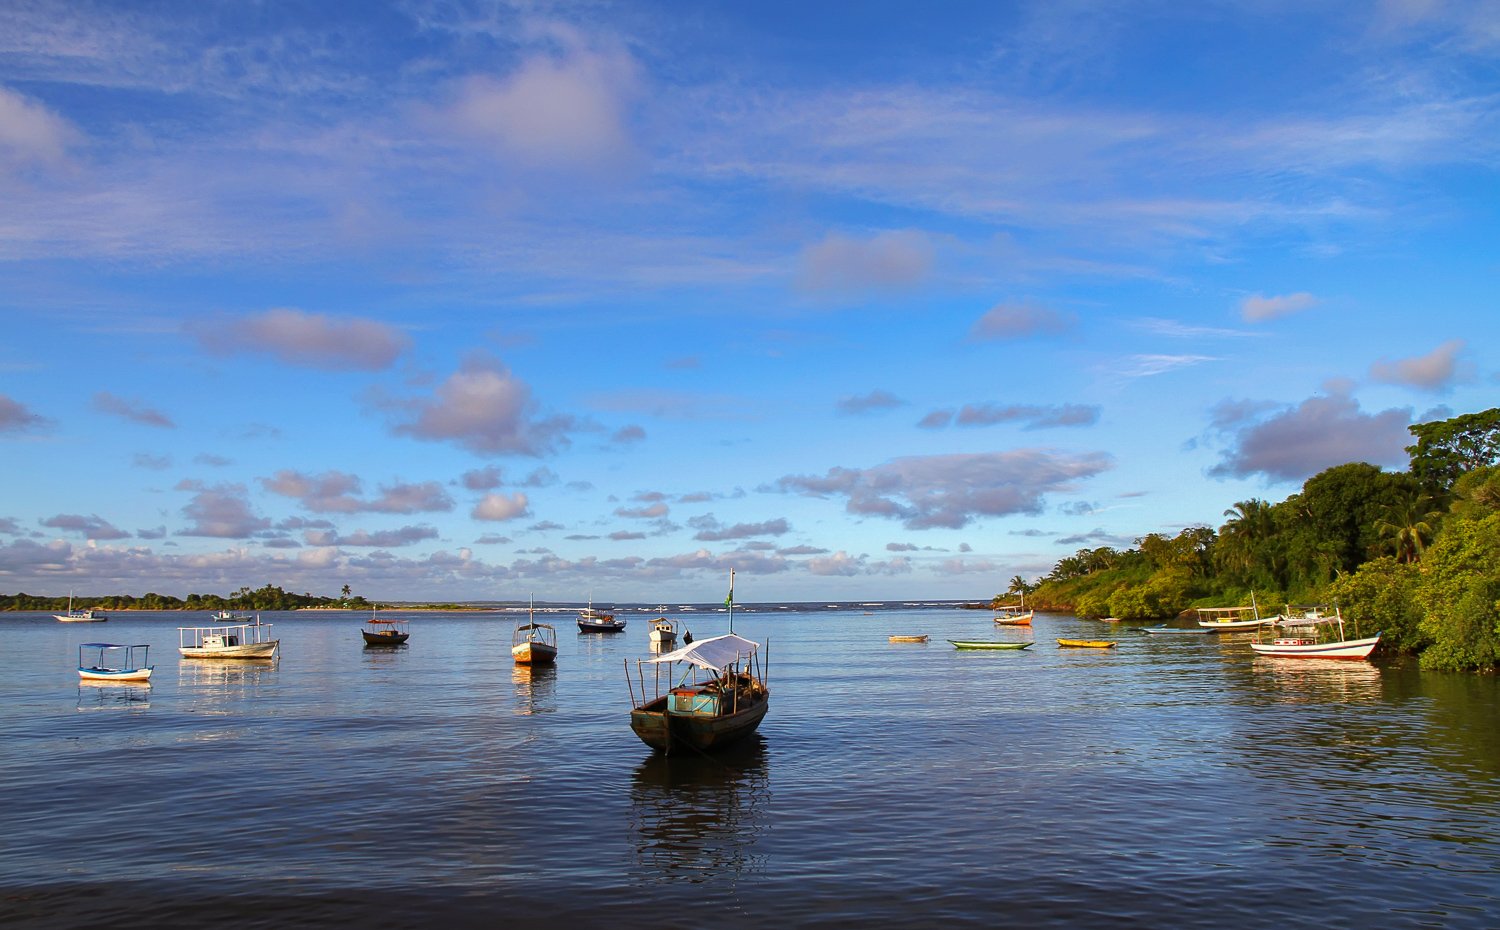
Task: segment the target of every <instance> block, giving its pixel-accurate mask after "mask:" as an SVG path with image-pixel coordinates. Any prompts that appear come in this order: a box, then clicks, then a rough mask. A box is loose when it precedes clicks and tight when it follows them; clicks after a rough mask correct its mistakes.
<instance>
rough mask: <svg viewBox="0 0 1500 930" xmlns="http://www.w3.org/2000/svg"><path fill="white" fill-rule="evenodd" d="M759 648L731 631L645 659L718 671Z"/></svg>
mask: <svg viewBox="0 0 1500 930" xmlns="http://www.w3.org/2000/svg"><path fill="white" fill-rule="evenodd" d="M759 648H760V643H756V642H751V641H750V640H748V639H745V638H744V637H742V636H736V635H734V634H733V633H725V634H724V635H723V636H715V637H712V638H710V639H699V640H694V641H693V642H692V643H691V644H690V645H687V646H683V647H682V648H681V649H673V650H672V651H671V652H664V653H662V654H661V655H659V656H656V657H655V658H652V659H647V660H646V661H648V662H650V663H652V664H659V663H662V662H691V663H692V664H694V665H696V666H698V667H699V668H706V669H711V670H713V671H718V670H719V669H722V668H726V667H727V666H730V665H733V664H734V663H735V662H738V661H739V660H741V659H745V658H748V657H749V656H750V654H751V653H753V652H755V651H756V650H757V649H759Z"/></svg>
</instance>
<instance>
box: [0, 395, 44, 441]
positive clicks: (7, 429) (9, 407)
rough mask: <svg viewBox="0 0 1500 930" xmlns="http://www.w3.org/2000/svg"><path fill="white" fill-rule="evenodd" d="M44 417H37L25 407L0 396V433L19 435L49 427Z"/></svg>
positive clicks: (4, 396) (18, 402)
mask: <svg viewBox="0 0 1500 930" xmlns="http://www.w3.org/2000/svg"><path fill="white" fill-rule="evenodd" d="M50 422H51V421H49V420H48V419H47V418H46V417H42V416H37V415H36V414H34V413H32V412H31V411H30V410H28V409H27V408H26V405H25V404H23V403H21V402H20V401H17V400H12V399H11V398H10V397H7V396H6V395H4V394H0V433H19V432H22V431H24V430H28V429H38V428H40V427H43V426H47V425H50Z"/></svg>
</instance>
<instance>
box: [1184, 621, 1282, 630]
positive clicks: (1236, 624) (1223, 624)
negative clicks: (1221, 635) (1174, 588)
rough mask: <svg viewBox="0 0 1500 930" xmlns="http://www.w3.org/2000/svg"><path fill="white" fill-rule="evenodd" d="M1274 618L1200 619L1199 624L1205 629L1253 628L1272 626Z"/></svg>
mask: <svg viewBox="0 0 1500 930" xmlns="http://www.w3.org/2000/svg"><path fill="white" fill-rule="evenodd" d="M1275 622H1276V621H1275V620H1274V619H1267V620H1199V621H1198V625H1199V626H1200V627H1202V628H1203V629H1205V630H1253V629H1255V628H1257V627H1262V626H1270V625H1271V624H1273V623H1275Z"/></svg>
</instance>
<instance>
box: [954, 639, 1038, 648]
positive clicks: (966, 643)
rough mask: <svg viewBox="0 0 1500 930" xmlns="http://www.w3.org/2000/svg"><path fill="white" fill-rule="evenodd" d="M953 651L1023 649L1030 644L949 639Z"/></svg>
mask: <svg viewBox="0 0 1500 930" xmlns="http://www.w3.org/2000/svg"><path fill="white" fill-rule="evenodd" d="M948 642H950V643H952V644H953V648H955V649H1025V648H1026V647H1027V646H1030V645H1031V643H997V642H993V641H990V640H959V639H950V640H948Z"/></svg>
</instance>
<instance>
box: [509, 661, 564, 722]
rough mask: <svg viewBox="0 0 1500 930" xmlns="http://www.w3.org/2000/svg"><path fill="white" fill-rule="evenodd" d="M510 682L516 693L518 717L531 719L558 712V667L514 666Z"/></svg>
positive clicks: (516, 712)
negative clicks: (534, 715) (536, 715)
mask: <svg viewBox="0 0 1500 930" xmlns="http://www.w3.org/2000/svg"><path fill="white" fill-rule="evenodd" d="M510 680H511V684H512V685H513V686H514V689H515V693H516V709H515V714H516V716H518V717H530V716H532V715H533V714H550V713H553V712H554V711H556V710H557V666H556V665H514V666H512V667H511V673H510Z"/></svg>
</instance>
